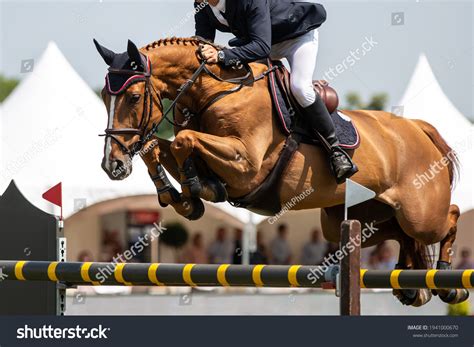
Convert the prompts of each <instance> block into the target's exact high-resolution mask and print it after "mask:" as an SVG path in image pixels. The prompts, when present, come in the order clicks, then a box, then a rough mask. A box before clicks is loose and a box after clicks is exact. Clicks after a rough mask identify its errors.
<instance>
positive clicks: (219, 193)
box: [206, 179, 229, 203]
mask: <svg viewBox="0 0 474 347" xmlns="http://www.w3.org/2000/svg"><path fill="white" fill-rule="evenodd" d="M206 186H208V187H209V189H210V190H211V191H212V192H213V194H214V199H212V202H214V203H217V202H226V201H227V199H228V198H229V195H228V194H227V189H225V186H224V185H223V184H222V182H221V181H219V180H218V179H207V180H206Z"/></svg>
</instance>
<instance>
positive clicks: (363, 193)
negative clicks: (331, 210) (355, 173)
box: [346, 180, 376, 209]
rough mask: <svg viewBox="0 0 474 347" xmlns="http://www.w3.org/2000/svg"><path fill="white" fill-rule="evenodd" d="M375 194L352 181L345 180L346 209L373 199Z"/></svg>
mask: <svg viewBox="0 0 474 347" xmlns="http://www.w3.org/2000/svg"><path fill="white" fill-rule="evenodd" d="M375 196H376V194H375V192H374V191H372V190H370V189H368V188H365V187H364V186H362V185H360V184H358V183H355V182H354V181H351V180H346V209H348V208H349V207H352V206H355V205H358V204H360V203H363V202H365V201H368V200H370V199H373V198H375Z"/></svg>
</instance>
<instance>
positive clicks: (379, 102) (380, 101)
mask: <svg viewBox="0 0 474 347" xmlns="http://www.w3.org/2000/svg"><path fill="white" fill-rule="evenodd" d="M387 102H388V95H387V94H386V93H377V94H373V95H372V96H371V97H370V100H369V102H367V103H365V102H363V101H362V98H361V96H360V95H359V93H357V92H350V93H348V94H347V95H346V104H347V105H346V107H344V109H346V110H375V111H383V110H384V109H385V107H386V104H387Z"/></svg>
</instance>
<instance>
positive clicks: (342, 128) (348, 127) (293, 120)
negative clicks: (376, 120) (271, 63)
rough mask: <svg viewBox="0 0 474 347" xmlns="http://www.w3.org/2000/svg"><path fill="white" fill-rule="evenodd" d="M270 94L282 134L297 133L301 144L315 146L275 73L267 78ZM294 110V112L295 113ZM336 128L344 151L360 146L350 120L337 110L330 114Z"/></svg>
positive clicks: (301, 118) (315, 142) (358, 138)
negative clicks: (300, 137) (300, 138)
mask: <svg viewBox="0 0 474 347" xmlns="http://www.w3.org/2000/svg"><path fill="white" fill-rule="evenodd" d="M268 81H269V85H270V86H269V88H270V94H271V95H272V99H273V105H274V106H275V110H276V117H277V119H278V122H279V124H280V126H281V130H282V131H283V133H284V134H286V135H289V134H291V133H298V134H300V135H301V136H302V141H301V142H303V143H307V144H314V145H317V144H318V143H319V141H317V140H314V139H313V136H311V134H310V132H309V129H308V127H307V126H306V124H305V123H304V120H303V117H301V115H300V114H299V111H298V107H293V105H291V104H290V102H289V101H288V99H289V98H287V97H285V92H284V91H283V90H282V88H281V87H280V84H279V83H277V81H276V80H275V73H271V74H270V75H269V78H268ZM295 110H296V111H295ZM331 117H332V119H333V121H334V125H335V127H336V135H337V137H338V139H339V141H340V143H341V147H343V148H346V149H357V148H358V147H359V146H360V136H359V132H358V131H357V128H356V126H355V125H354V123H353V122H352V120H351V118H350V117H349V116H347V115H345V114H344V113H342V112H341V111H339V110H336V111H334V112H333V113H332V114H331Z"/></svg>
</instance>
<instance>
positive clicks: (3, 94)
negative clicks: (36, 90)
mask: <svg viewBox="0 0 474 347" xmlns="http://www.w3.org/2000/svg"><path fill="white" fill-rule="evenodd" d="M19 83H20V81H19V80H17V79H14V78H7V77H5V76H3V75H0V102H3V101H4V100H5V99H6V98H7V97H8V95H10V93H11V92H12V91H13V89H15V88H16V86H17V85H18V84H19Z"/></svg>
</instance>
